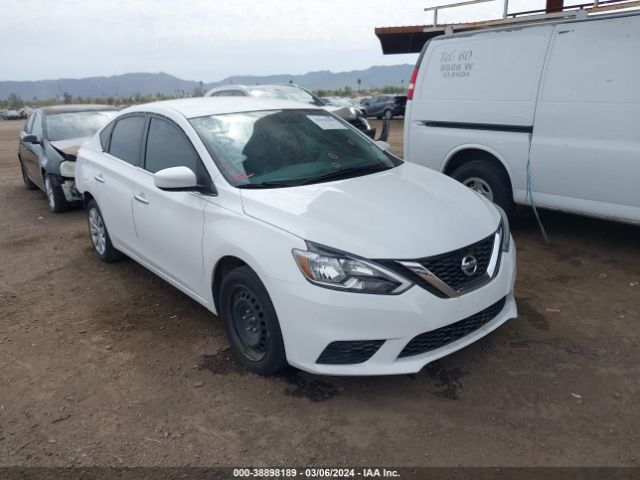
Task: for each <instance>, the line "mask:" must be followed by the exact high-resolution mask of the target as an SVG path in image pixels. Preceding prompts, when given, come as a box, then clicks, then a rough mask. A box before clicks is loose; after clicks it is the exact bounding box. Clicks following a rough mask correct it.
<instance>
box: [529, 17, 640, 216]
mask: <svg viewBox="0 0 640 480" xmlns="http://www.w3.org/2000/svg"><path fill="white" fill-rule="evenodd" d="M638 52H640V15H633V16H621V17H617V18H610V19H600V20H593V21H582V22H575V23H567V24H562V25H558V26H557V27H556V31H555V32H554V35H553V39H552V45H551V51H550V56H549V60H548V63H547V66H546V69H545V70H546V71H545V73H544V81H543V86H542V90H541V94H540V100H539V104H538V107H537V111H536V118H535V127H534V133H533V141H532V146H531V178H532V185H533V190H534V201H535V202H536V204H540V205H543V206H550V207H555V208H560V209H565V210H570V211H577V212H582V213H586V214H590V215H597V216H606V217H610V218H618V219H624V220H630V221H640V194H639V193H638V192H639V190H638V181H639V179H640V86H639V84H638V79H640V55H639V53H638Z"/></svg>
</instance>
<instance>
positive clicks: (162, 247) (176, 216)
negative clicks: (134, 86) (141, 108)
mask: <svg viewBox="0 0 640 480" xmlns="http://www.w3.org/2000/svg"><path fill="white" fill-rule="evenodd" d="M178 166H185V167H189V168H190V169H191V170H192V171H193V172H195V173H196V175H197V176H198V183H200V184H202V185H206V184H210V183H211V180H210V179H209V177H208V174H207V173H206V170H205V167H204V165H203V164H202V162H201V160H200V157H199V156H198V154H197V152H196V150H195V148H194V147H193V145H192V144H191V141H190V140H189V139H188V138H187V136H186V135H185V134H184V132H183V131H182V129H181V128H180V127H179V126H178V125H176V124H175V123H174V122H173V121H171V120H170V119H167V118H165V117H160V116H155V115H154V116H151V119H150V122H149V129H148V133H147V138H146V147H145V149H144V169H140V170H139V171H138V172H137V174H136V177H135V188H134V192H133V198H134V201H133V217H134V221H135V227H136V231H137V234H138V242H139V248H138V254H139V255H140V257H142V258H143V259H144V260H145V261H146V262H148V263H149V264H151V265H152V266H153V267H155V268H156V269H158V270H160V271H161V272H162V273H163V274H165V275H166V276H168V277H170V278H171V279H172V280H174V281H175V282H177V283H179V284H180V285H181V286H182V287H183V288H185V289H187V290H188V291H189V292H191V293H192V294H194V295H196V296H198V297H199V298H200V299H203V300H204V298H207V297H208V296H209V294H208V292H207V290H208V289H209V288H210V279H206V278H205V272H204V266H203V257H202V235H203V228H204V208H205V206H206V205H207V203H208V202H207V200H206V198H205V197H204V196H203V195H202V194H200V193H198V192H193V191H166V190H161V189H159V188H157V187H156V186H155V184H154V177H153V174H154V173H155V172H158V171H160V170H163V169H165V168H170V167H178Z"/></svg>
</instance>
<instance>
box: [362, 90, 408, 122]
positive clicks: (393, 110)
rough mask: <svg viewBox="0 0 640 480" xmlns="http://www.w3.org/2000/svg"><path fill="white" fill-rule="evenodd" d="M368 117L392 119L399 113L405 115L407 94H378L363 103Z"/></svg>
mask: <svg viewBox="0 0 640 480" xmlns="http://www.w3.org/2000/svg"><path fill="white" fill-rule="evenodd" d="M363 106H364V108H365V111H366V116H367V117H376V118H379V119H380V118H388V119H391V118H393V117H396V116H398V115H402V116H404V111H405V108H406V106H407V96H406V95H376V96H375V97H373V98H372V99H371V100H367V101H366V102H365V103H363Z"/></svg>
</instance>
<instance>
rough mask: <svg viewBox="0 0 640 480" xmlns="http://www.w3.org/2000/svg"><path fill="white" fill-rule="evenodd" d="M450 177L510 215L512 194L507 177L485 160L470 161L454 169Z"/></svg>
mask: <svg viewBox="0 0 640 480" xmlns="http://www.w3.org/2000/svg"><path fill="white" fill-rule="evenodd" d="M451 177H452V178H454V179H456V180H458V181H459V182H460V183H462V184H463V185H465V186H466V187H469V188H470V189H471V190H474V191H475V192H477V193H479V194H480V195H482V196H484V197H485V198H487V199H488V200H490V201H492V202H493V203H495V204H497V205H499V206H500V207H502V209H503V210H504V211H505V212H507V214H509V213H511V211H512V210H513V194H512V192H511V182H510V181H509V177H508V176H507V174H506V173H505V172H504V170H503V169H501V168H500V167H499V166H497V165H495V164H494V163H492V162H488V161H485V160H472V161H470V162H467V163H464V164H462V165H460V166H459V167H458V168H456V169H455V170H454V171H453V173H452V174H451Z"/></svg>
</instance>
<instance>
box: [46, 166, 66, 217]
mask: <svg viewBox="0 0 640 480" xmlns="http://www.w3.org/2000/svg"><path fill="white" fill-rule="evenodd" d="M44 191H45V193H46V194H47V201H48V202H49V208H50V209H51V211H52V212H55V213H62V212H66V211H68V210H71V207H72V204H71V203H70V202H68V201H67V199H66V198H65V196H64V192H63V191H62V187H61V186H60V185H58V182H57V181H56V178H55V177H54V176H53V175H50V174H48V175H45V177H44Z"/></svg>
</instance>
